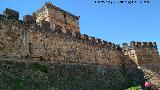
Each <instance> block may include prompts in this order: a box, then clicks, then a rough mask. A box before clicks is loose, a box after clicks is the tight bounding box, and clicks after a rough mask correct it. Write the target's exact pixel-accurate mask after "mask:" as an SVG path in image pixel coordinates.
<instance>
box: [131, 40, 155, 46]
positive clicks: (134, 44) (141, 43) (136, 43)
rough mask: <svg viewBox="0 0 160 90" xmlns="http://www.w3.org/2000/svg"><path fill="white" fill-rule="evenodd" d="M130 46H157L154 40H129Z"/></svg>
mask: <svg viewBox="0 0 160 90" xmlns="http://www.w3.org/2000/svg"><path fill="white" fill-rule="evenodd" d="M130 46H131V47H133V48H157V45H156V42H138V41H137V42H136V41H132V42H130Z"/></svg>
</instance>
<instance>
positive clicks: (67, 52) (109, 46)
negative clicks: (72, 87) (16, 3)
mask: <svg viewBox="0 0 160 90" xmlns="http://www.w3.org/2000/svg"><path fill="white" fill-rule="evenodd" d="M79 18H80V17H79V16H75V15H73V14H71V13H69V12H66V11H64V10H62V9H60V8H59V7H56V6H54V5H52V4H51V3H50V2H49V3H46V4H45V5H44V6H43V7H42V8H41V9H39V10H37V11H36V12H34V13H33V14H32V15H25V16H24V18H23V21H22V20H19V13H18V12H17V11H15V10H11V9H8V8H7V9H6V10H4V12H3V15H0V57H13V58H38V59H40V60H47V61H53V62H58V63H86V64H104V65H111V66H115V67H119V66H120V67H121V66H122V63H123V61H124V60H125V59H130V60H132V61H134V63H136V64H138V65H141V64H147V63H151V62H156V61H158V60H159V53H158V49H157V45H156V42H136V41H132V42H130V45H128V44H127V43H123V47H120V46H119V45H116V44H114V43H112V42H107V41H105V40H101V39H99V38H95V37H92V36H88V35H86V34H81V33H80V28H79Z"/></svg>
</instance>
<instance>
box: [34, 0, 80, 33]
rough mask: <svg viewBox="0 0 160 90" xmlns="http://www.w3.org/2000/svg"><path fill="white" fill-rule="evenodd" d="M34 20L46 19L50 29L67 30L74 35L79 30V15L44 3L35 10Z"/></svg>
mask: <svg viewBox="0 0 160 90" xmlns="http://www.w3.org/2000/svg"><path fill="white" fill-rule="evenodd" d="M34 15H35V17H36V22H37V23H39V22H42V21H43V20H44V21H48V22H49V23H50V28H51V29H52V30H57V31H62V32H67V31H68V30H69V31H71V32H72V34H73V35H75V33H76V32H80V30H79V16H75V15H73V14H71V13H69V12H67V11H64V10H62V9H60V8H59V7H56V6H54V5H52V3H50V2H49V3H46V4H45V5H44V6H43V7H42V8H40V9H39V10H37V11H36V12H35V14H34Z"/></svg>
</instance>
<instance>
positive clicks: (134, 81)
mask: <svg viewBox="0 0 160 90" xmlns="http://www.w3.org/2000/svg"><path fill="white" fill-rule="evenodd" d="M122 74H123V76H124V78H125V85H124V86H125V89H128V88H130V87H137V86H142V87H143V88H144V82H145V78H144V73H143V71H142V70H141V69H139V68H138V65H137V64H136V63H135V62H134V61H133V60H131V59H129V58H127V59H124V61H123V63H122Z"/></svg>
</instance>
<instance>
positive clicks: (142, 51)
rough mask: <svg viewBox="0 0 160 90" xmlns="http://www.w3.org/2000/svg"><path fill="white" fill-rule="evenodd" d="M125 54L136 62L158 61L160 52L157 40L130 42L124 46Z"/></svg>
mask: <svg viewBox="0 0 160 90" xmlns="http://www.w3.org/2000/svg"><path fill="white" fill-rule="evenodd" d="M123 52H124V54H126V55H128V56H129V57H130V58H131V59H132V60H133V61H134V62H135V63H136V64H147V63H153V62H157V61H158V60H159V53H158V49H157V45H156V42H135V41H132V42H130V46H128V45H127V44H126V45H124V46H123Z"/></svg>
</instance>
